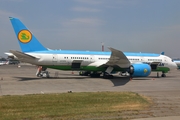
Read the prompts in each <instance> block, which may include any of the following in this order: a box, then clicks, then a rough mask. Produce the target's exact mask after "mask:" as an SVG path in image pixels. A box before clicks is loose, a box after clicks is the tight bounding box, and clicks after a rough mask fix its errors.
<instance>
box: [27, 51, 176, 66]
mask: <svg viewBox="0 0 180 120" xmlns="http://www.w3.org/2000/svg"><path fill="white" fill-rule="evenodd" d="M27 54H29V55H32V56H36V57H37V58H40V59H38V60H36V61H32V60H29V61H26V62H29V63H31V64H35V65H59V66H61V65H62V66H70V65H71V64H72V63H73V62H81V66H98V65H99V63H101V64H102V63H104V64H105V63H106V62H108V60H109V58H110V55H80V54H44V53H43V54H40V53H27ZM127 58H128V59H129V61H130V62H131V64H134V63H148V64H151V63H154V62H157V63H162V64H159V65H158V67H168V68H170V69H175V68H177V65H176V63H174V62H173V61H172V59H171V58H169V57H168V56H165V55H159V56H158V57H147V56H127Z"/></svg>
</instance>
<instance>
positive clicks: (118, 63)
mask: <svg viewBox="0 0 180 120" xmlns="http://www.w3.org/2000/svg"><path fill="white" fill-rule="evenodd" d="M109 49H110V50H111V56H110V58H109V61H103V62H102V61H97V62H94V63H92V64H90V65H93V66H96V67H103V66H112V67H121V68H128V67H129V66H130V65H131V63H130V61H129V60H128V58H127V57H126V56H125V55H124V53H123V52H122V51H119V50H116V49H114V48H109Z"/></svg>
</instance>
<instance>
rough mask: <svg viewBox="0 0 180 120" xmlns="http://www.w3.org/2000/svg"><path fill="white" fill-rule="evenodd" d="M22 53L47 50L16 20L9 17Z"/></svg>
mask: <svg viewBox="0 0 180 120" xmlns="http://www.w3.org/2000/svg"><path fill="white" fill-rule="evenodd" d="M9 18H10V21H11V23H12V26H13V28H14V31H15V34H16V36H17V39H18V42H19V45H20V47H21V50H22V52H33V51H42V50H47V48H45V47H44V46H43V45H42V44H41V43H40V42H39V41H38V40H37V39H36V38H35V36H34V35H33V34H32V33H31V32H30V31H29V30H28V29H27V28H26V26H25V25H24V24H23V23H22V22H21V21H20V20H19V19H17V18H12V17H9Z"/></svg>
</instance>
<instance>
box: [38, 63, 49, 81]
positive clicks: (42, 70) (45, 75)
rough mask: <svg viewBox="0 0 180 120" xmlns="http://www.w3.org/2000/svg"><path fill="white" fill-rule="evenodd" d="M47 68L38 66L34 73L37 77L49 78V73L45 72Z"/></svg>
mask: <svg viewBox="0 0 180 120" xmlns="http://www.w3.org/2000/svg"><path fill="white" fill-rule="evenodd" d="M46 69H47V68H44V67H42V66H39V67H38V69H37V72H36V76H37V77H43V78H49V72H48V71H46Z"/></svg>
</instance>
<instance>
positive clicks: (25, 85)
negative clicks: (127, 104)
mask: <svg viewBox="0 0 180 120" xmlns="http://www.w3.org/2000/svg"><path fill="white" fill-rule="evenodd" d="M36 70H37V67H36V66H31V65H22V66H21V67H17V65H4V66H0V95H24V94H44V93H62V92H68V91H72V92H97V91H131V92H137V93H139V94H142V95H145V96H148V97H150V98H152V99H153V101H154V104H153V106H151V108H150V109H148V110H146V111H141V112H139V113H138V115H132V116H131V117H132V118H142V117H143V118H147V117H162V116H163V117H164V116H180V71H179V70H175V71H173V72H170V73H168V74H167V77H165V78H157V77H156V73H152V74H151V75H150V76H149V77H145V78H134V79H133V80H129V78H126V77H119V76H117V75H116V76H115V77H114V79H103V78H89V77H86V76H79V75H78V72H77V71H58V70H52V69H48V70H49V72H50V76H51V77H50V78H38V77H36V75H35V73H36Z"/></svg>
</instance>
